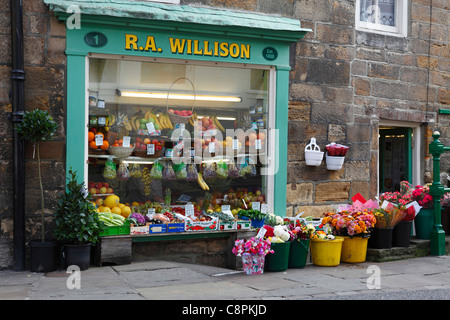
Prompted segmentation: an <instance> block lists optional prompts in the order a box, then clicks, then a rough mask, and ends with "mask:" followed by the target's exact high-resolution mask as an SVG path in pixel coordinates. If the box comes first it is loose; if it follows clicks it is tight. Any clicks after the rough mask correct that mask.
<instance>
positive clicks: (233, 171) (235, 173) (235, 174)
mask: <svg viewBox="0 0 450 320" xmlns="http://www.w3.org/2000/svg"><path fill="white" fill-rule="evenodd" d="M228 177H230V178H233V179H235V178H239V168H238V167H237V166H236V163H235V162H234V160H231V162H230V163H229V164H228Z"/></svg>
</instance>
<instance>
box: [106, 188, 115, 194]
mask: <svg viewBox="0 0 450 320" xmlns="http://www.w3.org/2000/svg"><path fill="white" fill-rule="evenodd" d="M106 193H114V191H113V189H112V188H108V189H107V190H106Z"/></svg>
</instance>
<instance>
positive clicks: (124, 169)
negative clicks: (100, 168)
mask: <svg viewBox="0 0 450 320" xmlns="http://www.w3.org/2000/svg"><path fill="white" fill-rule="evenodd" d="M128 179H130V172H129V171H128V164H127V163H125V162H121V163H120V165H119V169H118V170H117V180H119V181H126V180H128Z"/></svg>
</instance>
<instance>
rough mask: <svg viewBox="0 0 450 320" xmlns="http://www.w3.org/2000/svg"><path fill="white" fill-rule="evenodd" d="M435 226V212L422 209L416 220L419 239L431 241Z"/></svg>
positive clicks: (415, 224)
mask: <svg viewBox="0 0 450 320" xmlns="http://www.w3.org/2000/svg"><path fill="white" fill-rule="evenodd" d="M433 224H434V210H433V209H420V211H419V213H418V214H417V216H416V218H415V219H414V226H415V228H416V236H417V238H419V239H426V240H430V239H431V230H432V229H433Z"/></svg>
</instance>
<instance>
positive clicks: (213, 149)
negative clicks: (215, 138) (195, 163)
mask: <svg viewBox="0 0 450 320" xmlns="http://www.w3.org/2000/svg"><path fill="white" fill-rule="evenodd" d="M208 151H209V153H214V152H216V144H215V143H214V142H210V143H209V144H208Z"/></svg>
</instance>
